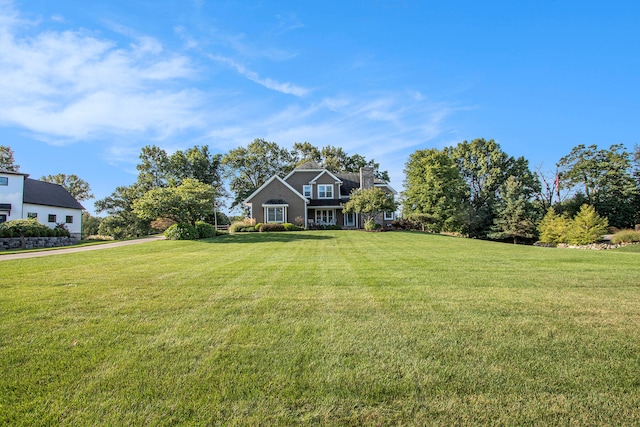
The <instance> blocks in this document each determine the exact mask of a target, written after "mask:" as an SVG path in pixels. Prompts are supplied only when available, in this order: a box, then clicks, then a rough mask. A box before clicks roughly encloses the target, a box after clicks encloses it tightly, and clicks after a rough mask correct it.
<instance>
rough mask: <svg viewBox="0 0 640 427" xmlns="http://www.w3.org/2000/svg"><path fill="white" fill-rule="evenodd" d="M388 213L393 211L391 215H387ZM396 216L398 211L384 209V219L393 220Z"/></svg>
mask: <svg viewBox="0 0 640 427" xmlns="http://www.w3.org/2000/svg"><path fill="white" fill-rule="evenodd" d="M388 213H391V215H387V214H388ZM395 217H396V213H395V212H393V211H384V219H385V221H393V220H394V219H395Z"/></svg>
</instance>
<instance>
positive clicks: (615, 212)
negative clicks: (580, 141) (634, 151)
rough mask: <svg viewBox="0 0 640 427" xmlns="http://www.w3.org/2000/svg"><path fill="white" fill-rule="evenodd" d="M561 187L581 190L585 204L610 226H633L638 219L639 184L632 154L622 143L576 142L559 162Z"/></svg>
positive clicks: (577, 191) (574, 190)
mask: <svg viewBox="0 0 640 427" xmlns="http://www.w3.org/2000/svg"><path fill="white" fill-rule="evenodd" d="M558 168H559V170H560V183H561V186H562V187H563V188H564V189H566V190H568V191H573V192H576V193H583V194H584V195H585V197H586V203H587V204H589V205H591V206H593V207H594V208H595V210H596V212H598V214H599V215H601V216H603V217H606V218H608V220H609V225H612V226H614V227H618V228H626V227H632V226H633V225H634V224H635V223H636V222H637V221H638V220H639V219H640V218H638V211H639V210H640V206H638V200H639V194H640V190H639V186H638V181H637V180H636V179H635V178H634V171H633V159H632V155H631V154H630V153H629V152H628V151H627V150H626V149H625V148H624V146H623V145H622V144H614V145H611V146H610V147H609V149H599V148H598V146H597V145H590V146H585V145H578V146H576V147H574V148H573V149H572V150H571V152H570V153H569V154H568V155H566V156H564V157H562V158H561V159H560V161H559V162H558Z"/></svg>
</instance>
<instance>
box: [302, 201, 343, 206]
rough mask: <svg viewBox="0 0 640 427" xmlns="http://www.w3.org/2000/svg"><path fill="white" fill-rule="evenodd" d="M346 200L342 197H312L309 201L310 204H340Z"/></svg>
mask: <svg viewBox="0 0 640 427" xmlns="http://www.w3.org/2000/svg"><path fill="white" fill-rule="evenodd" d="M345 201H346V200H341V199H312V200H310V201H309V206H310V207H313V206H336V207H337V206H340V204H341V203H344V202H345Z"/></svg>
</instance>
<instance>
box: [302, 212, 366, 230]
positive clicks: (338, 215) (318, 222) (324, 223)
mask: <svg viewBox="0 0 640 427" xmlns="http://www.w3.org/2000/svg"><path fill="white" fill-rule="evenodd" d="M336 225H337V226H340V227H342V228H358V215H357V214H354V213H346V214H345V213H343V212H342V208H341V207H312V208H309V209H308V210H307V228H311V229H313V228H322V227H328V226H336Z"/></svg>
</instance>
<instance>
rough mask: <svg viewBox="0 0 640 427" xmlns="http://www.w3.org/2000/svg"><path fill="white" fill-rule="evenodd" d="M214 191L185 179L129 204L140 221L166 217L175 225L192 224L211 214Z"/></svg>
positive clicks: (199, 183) (150, 192) (195, 181)
mask: <svg viewBox="0 0 640 427" xmlns="http://www.w3.org/2000/svg"><path fill="white" fill-rule="evenodd" d="M214 198H215V190H214V188H213V187H212V186H211V185H210V184H203V183H202V182H200V181H198V180H197V179H194V178H185V179H184V180H182V183H180V184H179V185H177V186H170V187H158V188H154V189H153V190H150V191H148V192H146V193H145V194H144V195H143V196H142V197H140V198H138V199H136V200H135V201H134V202H133V212H134V213H135V214H136V215H138V216H139V217H140V218H143V219H146V220H149V221H151V220H154V219H157V218H169V219H172V220H174V221H176V222H178V223H182V224H191V225H194V224H195V222H196V221H198V220H201V219H203V218H204V217H205V216H207V215H211V214H213V201H214Z"/></svg>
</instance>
